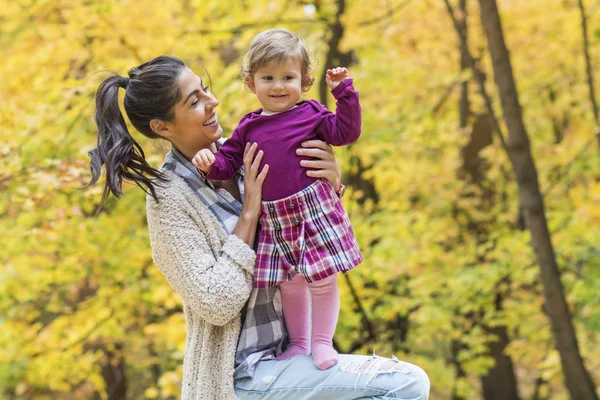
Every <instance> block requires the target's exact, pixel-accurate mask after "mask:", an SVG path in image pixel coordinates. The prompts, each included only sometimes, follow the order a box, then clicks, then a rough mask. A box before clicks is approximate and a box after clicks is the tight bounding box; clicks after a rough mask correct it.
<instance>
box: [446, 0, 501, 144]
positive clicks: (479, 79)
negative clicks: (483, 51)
mask: <svg viewBox="0 0 600 400" xmlns="http://www.w3.org/2000/svg"><path fill="white" fill-rule="evenodd" d="M444 3H445V4H446V9H447V10H448V14H449V15H450V18H451V19H452V23H453V24H454V29H455V30H456V33H457V34H458V38H459V40H460V41H461V43H462V44H463V46H464V48H465V54H464V55H465V57H466V61H467V63H468V64H469V67H470V68H471V70H472V71H473V75H474V76H475V79H476V80H477V83H478V84H479V91H480V93H481V96H483V99H484V101H485V105H486V106H487V109H488V111H489V116H490V119H491V122H492V127H493V128H494V131H495V132H496V133H497V135H498V138H499V139H500V142H501V143H502V147H503V148H504V150H506V152H507V153H508V147H507V145H506V140H505V139H504V134H503V133H502V130H501V129H500V123H499V122H498V119H497V118H496V114H495V113H494V107H493V106H492V99H491V97H490V96H489V95H488V93H487V91H486V90H485V78H484V76H483V73H482V72H481V71H480V70H479V68H477V64H476V63H475V59H474V58H473V56H472V55H471V52H470V51H469V48H468V46H467V45H466V43H467V38H466V37H465V35H464V32H463V30H462V29H461V26H460V23H459V22H458V20H457V19H456V16H455V14H454V9H453V8H452V6H451V5H450V2H449V1H448V0H444Z"/></svg>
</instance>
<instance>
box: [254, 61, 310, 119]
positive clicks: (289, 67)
mask: <svg viewBox="0 0 600 400" xmlns="http://www.w3.org/2000/svg"><path fill="white" fill-rule="evenodd" d="M248 87H249V88H250V90H252V92H253V93H255V94H256V97H258V101H260V104H261V105H262V108H263V111H264V112H267V113H277V112H282V111H286V110H289V109H290V108H292V107H294V106H295V105H296V103H297V102H298V100H300V96H301V95H302V69H301V67H300V61H299V60H298V59H297V58H295V57H290V58H288V59H287V60H286V61H282V62H273V63H270V64H267V65H265V66H264V67H262V68H259V69H258V70H257V71H256V72H255V73H254V75H253V76H252V79H250V81H249V82H248Z"/></svg>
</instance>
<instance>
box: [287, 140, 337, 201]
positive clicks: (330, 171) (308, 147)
mask: <svg viewBox="0 0 600 400" xmlns="http://www.w3.org/2000/svg"><path fill="white" fill-rule="evenodd" d="M296 154H298V155H299V156H307V157H314V158H316V160H302V161H300V165H301V166H302V167H304V168H311V169H309V170H308V171H306V175H308V176H310V177H313V178H324V179H327V180H328V181H329V183H330V184H331V186H333V189H334V190H335V191H336V192H337V191H339V190H340V187H341V186H342V178H341V174H340V167H339V166H338V163H337V161H336V159H335V156H334V155H333V148H332V147H331V145H329V144H327V143H325V142H323V141H322V140H318V139H315V140H307V141H306V142H302V148H300V149H297V150H296Z"/></svg>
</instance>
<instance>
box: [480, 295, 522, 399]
mask: <svg viewBox="0 0 600 400" xmlns="http://www.w3.org/2000/svg"><path fill="white" fill-rule="evenodd" d="M502 301H503V299H502V295H501V294H500V293H498V294H496V310H497V311H500V310H501V309H502ZM484 329H485V330H486V331H487V332H488V333H491V334H493V335H494V336H496V338H497V341H495V342H493V343H492V344H490V350H489V351H490V355H491V356H492V358H493V359H494V366H493V367H492V368H491V369H490V370H489V371H488V373H487V375H486V376H483V377H482V378H481V384H482V387H483V398H484V399H485V400H519V393H518V392H517V378H516V377H515V372H514V371H515V370H514V367H513V363H512V359H511V358H510V357H509V356H508V355H507V354H506V353H505V352H504V350H505V349H506V346H508V344H509V343H510V338H509V336H508V332H507V330H506V326H497V327H493V328H490V327H489V326H484Z"/></svg>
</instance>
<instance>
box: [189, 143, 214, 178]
mask: <svg viewBox="0 0 600 400" xmlns="http://www.w3.org/2000/svg"><path fill="white" fill-rule="evenodd" d="M214 163H215V155H214V154H213V152H212V151H210V150H209V149H202V150H200V151H199V152H197V153H196V155H195V156H194V158H192V164H194V167H196V168H198V169H199V170H200V171H201V172H203V173H205V174H208V173H209V172H210V169H211V167H212V165H213V164H214Z"/></svg>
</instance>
